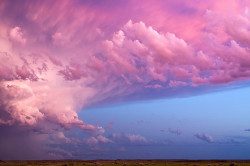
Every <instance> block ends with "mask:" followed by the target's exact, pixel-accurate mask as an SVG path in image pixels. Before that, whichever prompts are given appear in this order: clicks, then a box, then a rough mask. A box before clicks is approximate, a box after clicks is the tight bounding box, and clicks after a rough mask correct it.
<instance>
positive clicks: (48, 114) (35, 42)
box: [0, 0, 250, 150]
mask: <svg viewBox="0 0 250 166" xmlns="http://www.w3.org/2000/svg"><path fill="white" fill-rule="evenodd" d="M112 3H113V5H111V6H110V5H109V4H110V3H109V1H108V0H107V1H103V2H102V3H101V4H102V5H100V4H98V3H97V2H96V1H67V0H65V1H63V2H61V1H60V2H59V1H53V2H52V1H47V0H45V1H32V2H30V1H7V0H6V1H5V0H3V1H1V2H0V19H1V23H0V125H3V126H13V127H19V126H25V127H26V128H27V130H30V129H33V130H36V131H39V132H40V133H48V134H51V133H50V132H51V131H53V130H59V129H62V130H70V129H72V128H78V129H81V130H82V131H84V132H86V133H89V135H90V138H89V139H88V140H87V142H88V144H97V143H99V142H103V143H108V142H109V141H108V139H107V138H106V137H105V136H104V135H103V134H104V132H105V131H104V129H103V128H102V127H101V126H94V125H91V124H86V123H85V122H84V121H83V120H82V119H79V117H78V112H79V111H81V110H82V109H83V108H85V107H86V106H95V105H97V104H99V103H101V104H108V103H114V102H123V101H128V100H143V99H149V98H161V97H165V96H166V95H170V96H171V94H173V95H178V92H181V91H177V90H178V89H184V91H185V90H188V89H189V88H197V89H198V87H199V86H200V85H206V86H208V87H209V86H211V85H218V84H219V85H225V84H228V83H232V82H238V81H246V80H249V78H250V52H249V47H250V43H249V42H250V38H249V35H248V33H249V27H250V15H249V11H248V8H247V6H249V5H250V4H249V2H248V1H244V0H243V1H237V0H235V1H233V3H232V4H231V3H230V4H228V3H227V2H226V1H220V2H217V1H215V0H211V1H209V2H203V3H201V2H197V3H198V4H196V3H194V1H192V0H187V1H185V2H183V1H180V0H177V1H174V2H173V1H170V0H167V1H163V0H159V1H157V2H156V1H153V0H149V1H147V3H145V4H141V2H140V1H137V0H135V1H128V2H126V4H124V2H122V1H116V2H112ZM225 3H227V5H229V6H228V8H227V9H225V8H224V6H225ZM138 4H140V5H138ZM17 6H18V7H17ZM135 6H139V7H138V8H137V7H135ZM121 7H122V8H121ZM110 9H112V10H110ZM166 9H167V10H166ZM138 10H140V11H141V12H138ZM228 10H230V11H228ZM128 11H129V12H128ZM149 13H151V14H150V15H149ZM228 13H231V14H228ZM120 15H124V17H122V18H120V17H117V16H120ZM171 18H173V19H171ZM236 25H237V26H236ZM111 126H112V124H111V123H110V124H109V126H108V128H111ZM169 132H170V133H175V134H177V135H178V134H180V132H179V131H178V130H177V131H174V130H169ZM53 136H54V138H57V139H60V140H61V141H64V142H69V140H68V141H67V139H66V137H65V138H64V137H63V133H58V134H57V135H53ZM113 137H114V138H116V139H118V138H119V139H124V140H126V141H127V142H130V143H144V144H145V143H147V142H148V141H147V140H146V139H145V138H144V137H142V136H140V135H123V134H120V135H119V134H118V135H116V136H115V135H114V136H113ZM196 137H197V138H199V139H203V140H205V141H207V142H209V141H210V142H212V138H210V137H209V136H207V135H201V134H196ZM105 138H106V139H105ZM58 150H59V149H58Z"/></svg>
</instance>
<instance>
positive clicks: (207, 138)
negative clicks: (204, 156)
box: [194, 133, 214, 143]
mask: <svg viewBox="0 0 250 166" xmlns="http://www.w3.org/2000/svg"><path fill="white" fill-rule="evenodd" d="M194 136H195V137H196V138H198V139H200V140H202V141H206V142H208V143H212V142H213V141H214V139H213V137H212V136H210V135H208V134H200V133H197V134H195V135H194Z"/></svg>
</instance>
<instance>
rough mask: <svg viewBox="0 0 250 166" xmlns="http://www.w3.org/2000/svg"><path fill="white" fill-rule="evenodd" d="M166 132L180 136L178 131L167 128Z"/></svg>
mask: <svg viewBox="0 0 250 166" xmlns="http://www.w3.org/2000/svg"><path fill="white" fill-rule="evenodd" d="M168 132H169V133H171V134H175V135H181V130H180V129H176V130H174V129H172V128H168Z"/></svg>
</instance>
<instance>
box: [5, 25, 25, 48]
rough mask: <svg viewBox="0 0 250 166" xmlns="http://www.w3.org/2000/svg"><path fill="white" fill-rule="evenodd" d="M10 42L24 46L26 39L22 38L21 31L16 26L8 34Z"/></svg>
mask: <svg viewBox="0 0 250 166" xmlns="http://www.w3.org/2000/svg"><path fill="white" fill-rule="evenodd" d="M9 37H10V40H11V41H13V42H16V43H19V44H22V45H24V44H25V43H26V39H25V38H24V35H23V32H22V29H21V28H20V27H18V26H16V27H14V28H12V29H11V30H10V33H9Z"/></svg>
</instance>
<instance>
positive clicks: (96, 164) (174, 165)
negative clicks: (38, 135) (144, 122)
mask: <svg viewBox="0 0 250 166" xmlns="http://www.w3.org/2000/svg"><path fill="white" fill-rule="evenodd" d="M26 165H28V166H37V165H39V166H46V165H51V166H52V165H53V166H54V165H55V166H80V165H85V166H109V165H113V166H142V165H145V166H151V165H152V166H179V165H180V166H248V165H249V166H250V160H91V161H90V160H41V161H3V160H0V166H26Z"/></svg>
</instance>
